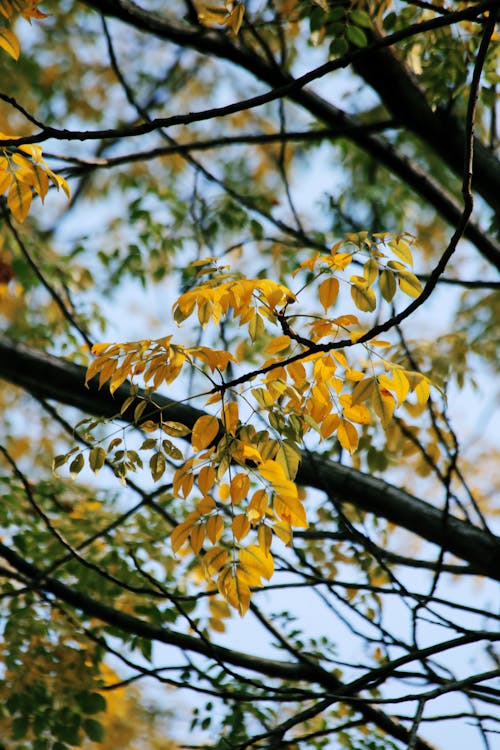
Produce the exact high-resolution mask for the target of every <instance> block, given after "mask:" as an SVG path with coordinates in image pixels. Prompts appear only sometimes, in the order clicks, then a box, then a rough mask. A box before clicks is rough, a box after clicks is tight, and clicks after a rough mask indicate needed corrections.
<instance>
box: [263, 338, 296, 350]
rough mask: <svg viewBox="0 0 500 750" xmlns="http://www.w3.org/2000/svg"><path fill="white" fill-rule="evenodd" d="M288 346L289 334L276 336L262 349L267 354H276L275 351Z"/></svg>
mask: <svg viewBox="0 0 500 750" xmlns="http://www.w3.org/2000/svg"><path fill="white" fill-rule="evenodd" d="M289 346H290V336H278V337H277V338H275V339H274V340H273V341H271V342H269V344H268V345H267V346H266V348H265V350H264V351H265V352H267V354H276V353H277V352H282V351H283V350H284V349H287V348H288V347H289Z"/></svg>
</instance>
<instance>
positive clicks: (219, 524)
mask: <svg viewBox="0 0 500 750" xmlns="http://www.w3.org/2000/svg"><path fill="white" fill-rule="evenodd" d="M223 531H224V519H223V518H222V516H219V515H217V516H210V518H209V519H208V521H207V536H208V538H209V539H210V541H211V542H212V544H215V543H216V542H217V541H218V540H219V539H220V538H221V536H222V532H223Z"/></svg>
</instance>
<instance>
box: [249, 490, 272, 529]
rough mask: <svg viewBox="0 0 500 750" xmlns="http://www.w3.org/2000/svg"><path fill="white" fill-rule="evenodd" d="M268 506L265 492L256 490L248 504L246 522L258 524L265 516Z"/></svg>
mask: <svg viewBox="0 0 500 750" xmlns="http://www.w3.org/2000/svg"><path fill="white" fill-rule="evenodd" d="M268 504H269V497H268V494H267V492H266V491H265V490H257V491H256V492H254V494H253V495H252V499H251V500H250V503H249V504H248V512H247V516H248V520H249V521H250V523H252V524H255V523H260V521H262V519H263V518H264V517H265V515H266V511H267V507H268Z"/></svg>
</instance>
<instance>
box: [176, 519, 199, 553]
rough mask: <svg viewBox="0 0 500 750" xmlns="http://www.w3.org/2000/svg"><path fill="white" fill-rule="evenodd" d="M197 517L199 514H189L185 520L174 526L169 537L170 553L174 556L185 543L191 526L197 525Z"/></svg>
mask: <svg viewBox="0 0 500 750" xmlns="http://www.w3.org/2000/svg"><path fill="white" fill-rule="evenodd" d="M199 517H200V514H199V513H197V512H193V513H190V514H189V515H188V517H187V518H186V520H185V521H183V522H182V523H180V524H179V525H178V526H176V527H175V529H174V530H173V531H172V533H171V535H170V546H171V547H172V552H173V553H174V554H175V553H176V552H178V550H180V548H181V547H183V546H184V544H185V543H186V542H187V540H188V539H189V536H190V534H191V531H192V529H193V526H194V525H195V524H196V523H198V519H199Z"/></svg>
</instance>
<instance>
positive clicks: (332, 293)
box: [318, 276, 339, 312]
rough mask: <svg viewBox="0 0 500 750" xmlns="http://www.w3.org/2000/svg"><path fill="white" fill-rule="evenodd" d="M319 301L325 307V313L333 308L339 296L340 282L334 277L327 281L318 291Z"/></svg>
mask: <svg viewBox="0 0 500 750" xmlns="http://www.w3.org/2000/svg"><path fill="white" fill-rule="evenodd" d="M318 293H319V301H320V302H321V304H322V305H323V307H324V309H325V312H326V311H327V310H328V308H329V307H331V306H332V305H333V304H334V303H335V300H336V299H337V297H338V294H339V282H338V279H336V278H335V277H334V276H330V277H329V278H328V279H325V280H324V281H323V282H322V283H321V284H320V285H319V289H318Z"/></svg>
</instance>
